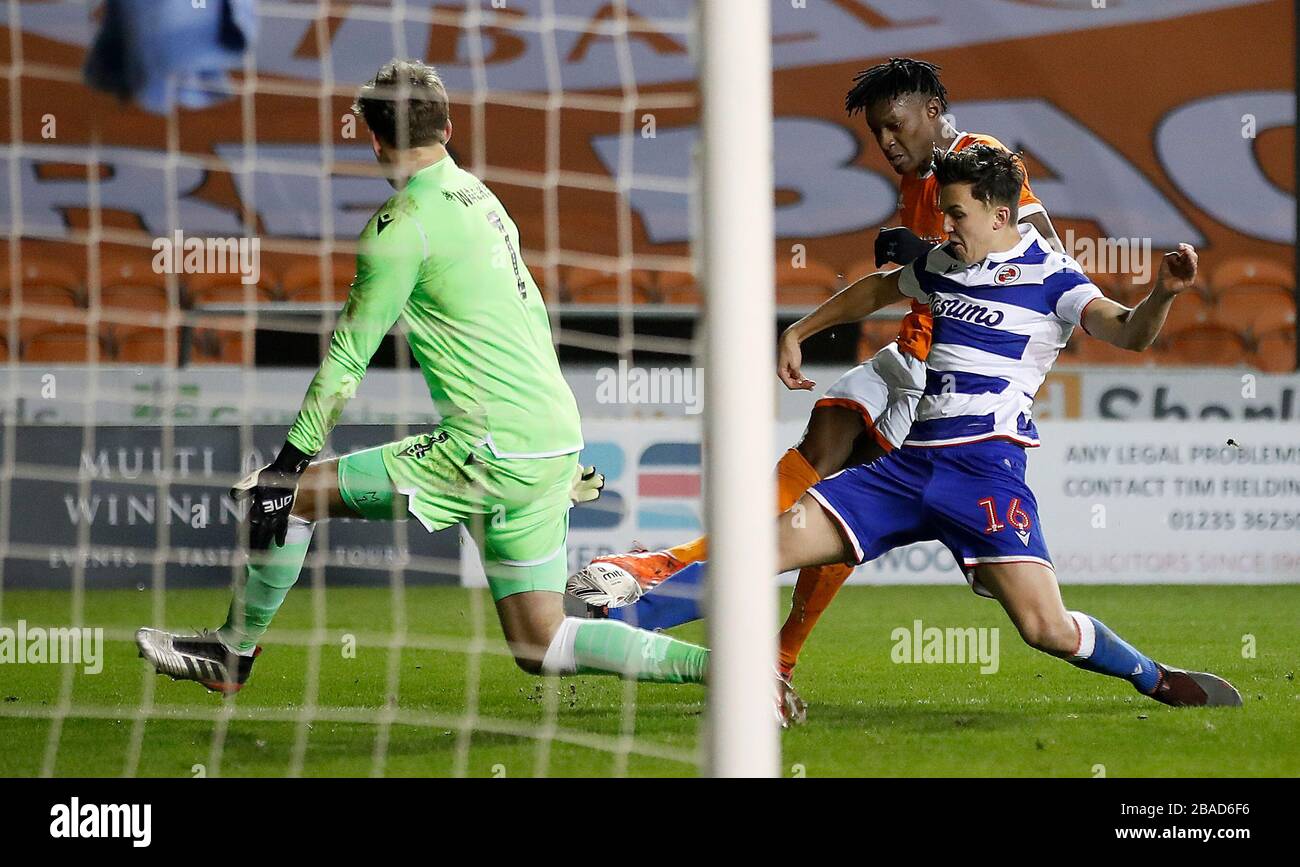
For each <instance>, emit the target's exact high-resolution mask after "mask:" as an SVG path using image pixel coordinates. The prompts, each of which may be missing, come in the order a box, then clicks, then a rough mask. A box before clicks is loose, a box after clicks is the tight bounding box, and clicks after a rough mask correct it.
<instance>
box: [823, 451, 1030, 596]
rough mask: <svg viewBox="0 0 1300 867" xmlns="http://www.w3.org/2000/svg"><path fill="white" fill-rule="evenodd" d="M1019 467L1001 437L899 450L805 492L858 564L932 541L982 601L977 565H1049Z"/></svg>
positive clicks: (1019, 454) (1019, 458)
mask: <svg viewBox="0 0 1300 867" xmlns="http://www.w3.org/2000/svg"><path fill="white" fill-rule="evenodd" d="M1025 463H1026V462H1025V449H1024V448H1023V447H1022V446H1018V445H1016V444H1015V443H1011V442H1007V441H1005V440H987V441H985V442H980V443H967V444H963V445H955V446H943V447H938V448H934V447H931V448H917V447H914V446H904V447H903V448H900V449H895V450H894V451H892V452H890V453H889V454H887V455H885V456H884V457H882V458H880V459H878V460H876V461H874V462H873V463H871V464H869V465H866V466H860V467H851V468H850V469H847V470H844V471H843V472H840V473H836V474H835V475H833V476H831V477H829V478H827V479H825V480H824V481H822V482H819V483H818V484H817V485H816V486H814V487H813V488H811V489H810V490H809V493H810V494H812V495H813V497H814V498H815V499H816V500H817V502H819V503H821V504H822V507H823V508H825V509H826V511H827V512H828V513H829V514H830V515H831V517H832V518H834V519H835V521H836V522H837V523H838V524H839V525H840V528H841V529H842V530H843V532H844V537H845V538H846V539H847V540H848V541H849V543H850V544H851V545H852V546H853V550H854V552H856V554H857V558H858V559H857V562H858V563H866V562H867V561H869V560H874V559H875V558H877V557H879V556H880V555H881V554H883V553H885V552H886V551H889V550H891V549H893V548H898V547H901V546H903V545H910V544H912V543H913V542H929V541H933V540H936V539H937V540H938V541H940V542H942V543H943V544H944V545H945V546H947V548H948V550H949V551H951V552H952V556H953V558H954V559H956V561H957V562H958V563H960V564H961V567H962V571H963V572H964V573H965V575H966V580H967V581H969V582H970V584H971V589H972V590H974V591H975V592H976V593H978V594H980V595H981V596H990V595H991V594H990V593H989V592H988V591H987V590H986V589H985V588H984V587H982V586H981V585H980V584H979V583H978V582H976V581H975V577H974V570H975V567H976V566H978V565H979V564H980V563H1019V562H1030V563H1041V564H1042V565H1044V566H1046V567H1048V568H1049V569H1051V568H1052V558H1051V555H1049V554H1048V553H1047V542H1046V540H1044V538H1043V528H1042V527H1041V526H1040V524H1039V521H1038V502H1037V500H1035V499H1034V494H1033V491H1031V490H1029V486H1028V485H1027V484H1025Z"/></svg>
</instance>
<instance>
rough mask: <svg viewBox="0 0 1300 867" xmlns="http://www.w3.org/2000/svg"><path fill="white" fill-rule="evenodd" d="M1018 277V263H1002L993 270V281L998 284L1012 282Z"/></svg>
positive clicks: (1003, 284)
mask: <svg viewBox="0 0 1300 867" xmlns="http://www.w3.org/2000/svg"><path fill="white" fill-rule="evenodd" d="M1019 279H1020V266H1019V265H1003V266H1002V267H1001V268H999V269H998V270H996V271H994V272H993V282H994V283H996V284H998V285H999V286H1005V285H1007V284H1008V283H1014V282H1016V281H1017V280H1019Z"/></svg>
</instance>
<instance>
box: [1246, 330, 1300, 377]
mask: <svg viewBox="0 0 1300 867" xmlns="http://www.w3.org/2000/svg"><path fill="white" fill-rule="evenodd" d="M1295 346H1296V343H1295V327H1294V326H1290V327H1286V328H1275V329H1273V330H1272V331H1267V332H1263V333H1261V334H1259V335H1258V336H1257V337H1256V339H1255V352H1254V354H1253V355H1252V356H1251V359H1250V360H1251V363H1252V364H1254V365H1255V367H1257V368H1259V369H1260V370H1262V371H1264V372H1265V373H1291V372H1293V371H1294V370H1295V369H1296V351H1295Z"/></svg>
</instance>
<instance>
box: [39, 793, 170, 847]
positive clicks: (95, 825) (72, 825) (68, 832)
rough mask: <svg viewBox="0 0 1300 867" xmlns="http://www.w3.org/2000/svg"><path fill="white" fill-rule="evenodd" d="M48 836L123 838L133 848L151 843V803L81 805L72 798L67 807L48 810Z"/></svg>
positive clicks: (60, 805) (61, 806)
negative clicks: (129, 842) (128, 841)
mask: <svg viewBox="0 0 1300 867" xmlns="http://www.w3.org/2000/svg"><path fill="white" fill-rule="evenodd" d="M50 836H51V837H53V838H55V839H56V840H57V839H65V840H73V839H77V838H82V837H85V838H90V839H95V838H107V839H113V838H117V839H126V840H130V841H131V845H132V846H134V847H135V848H137V849H143V848H145V847H146V846H148V845H149V844H150V842H152V841H153V805H152V804H83V803H81V799H80V798H72V799H71V801H70V802H69V803H67V804H55V805H54V806H52V807H50Z"/></svg>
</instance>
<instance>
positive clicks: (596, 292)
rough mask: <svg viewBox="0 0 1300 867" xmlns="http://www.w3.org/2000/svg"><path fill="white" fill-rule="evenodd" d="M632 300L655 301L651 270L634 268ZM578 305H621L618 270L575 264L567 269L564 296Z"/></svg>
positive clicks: (640, 301)
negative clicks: (583, 266)
mask: <svg viewBox="0 0 1300 867" xmlns="http://www.w3.org/2000/svg"><path fill="white" fill-rule="evenodd" d="M628 282H629V283H630V286H629V288H630V289H631V293H632V303H634V304H645V303H649V302H651V301H653V300H655V297H656V292H655V286H654V278H653V277H652V276H651V272H650V271H646V270H644V269H641V268H634V269H632V270H631V271H629V272H628ZM561 297H564V298H567V299H568V300H569V301H571V302H572V303H574V304H619V303H620V302H621V300H622V296H621V295H620V290H619V275H618V272H617V271H605V270H600V269H595V268H578V267H571V268H568V269H566V270H565V271H564V292H563V293H562V296H561Z"/></svg>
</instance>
